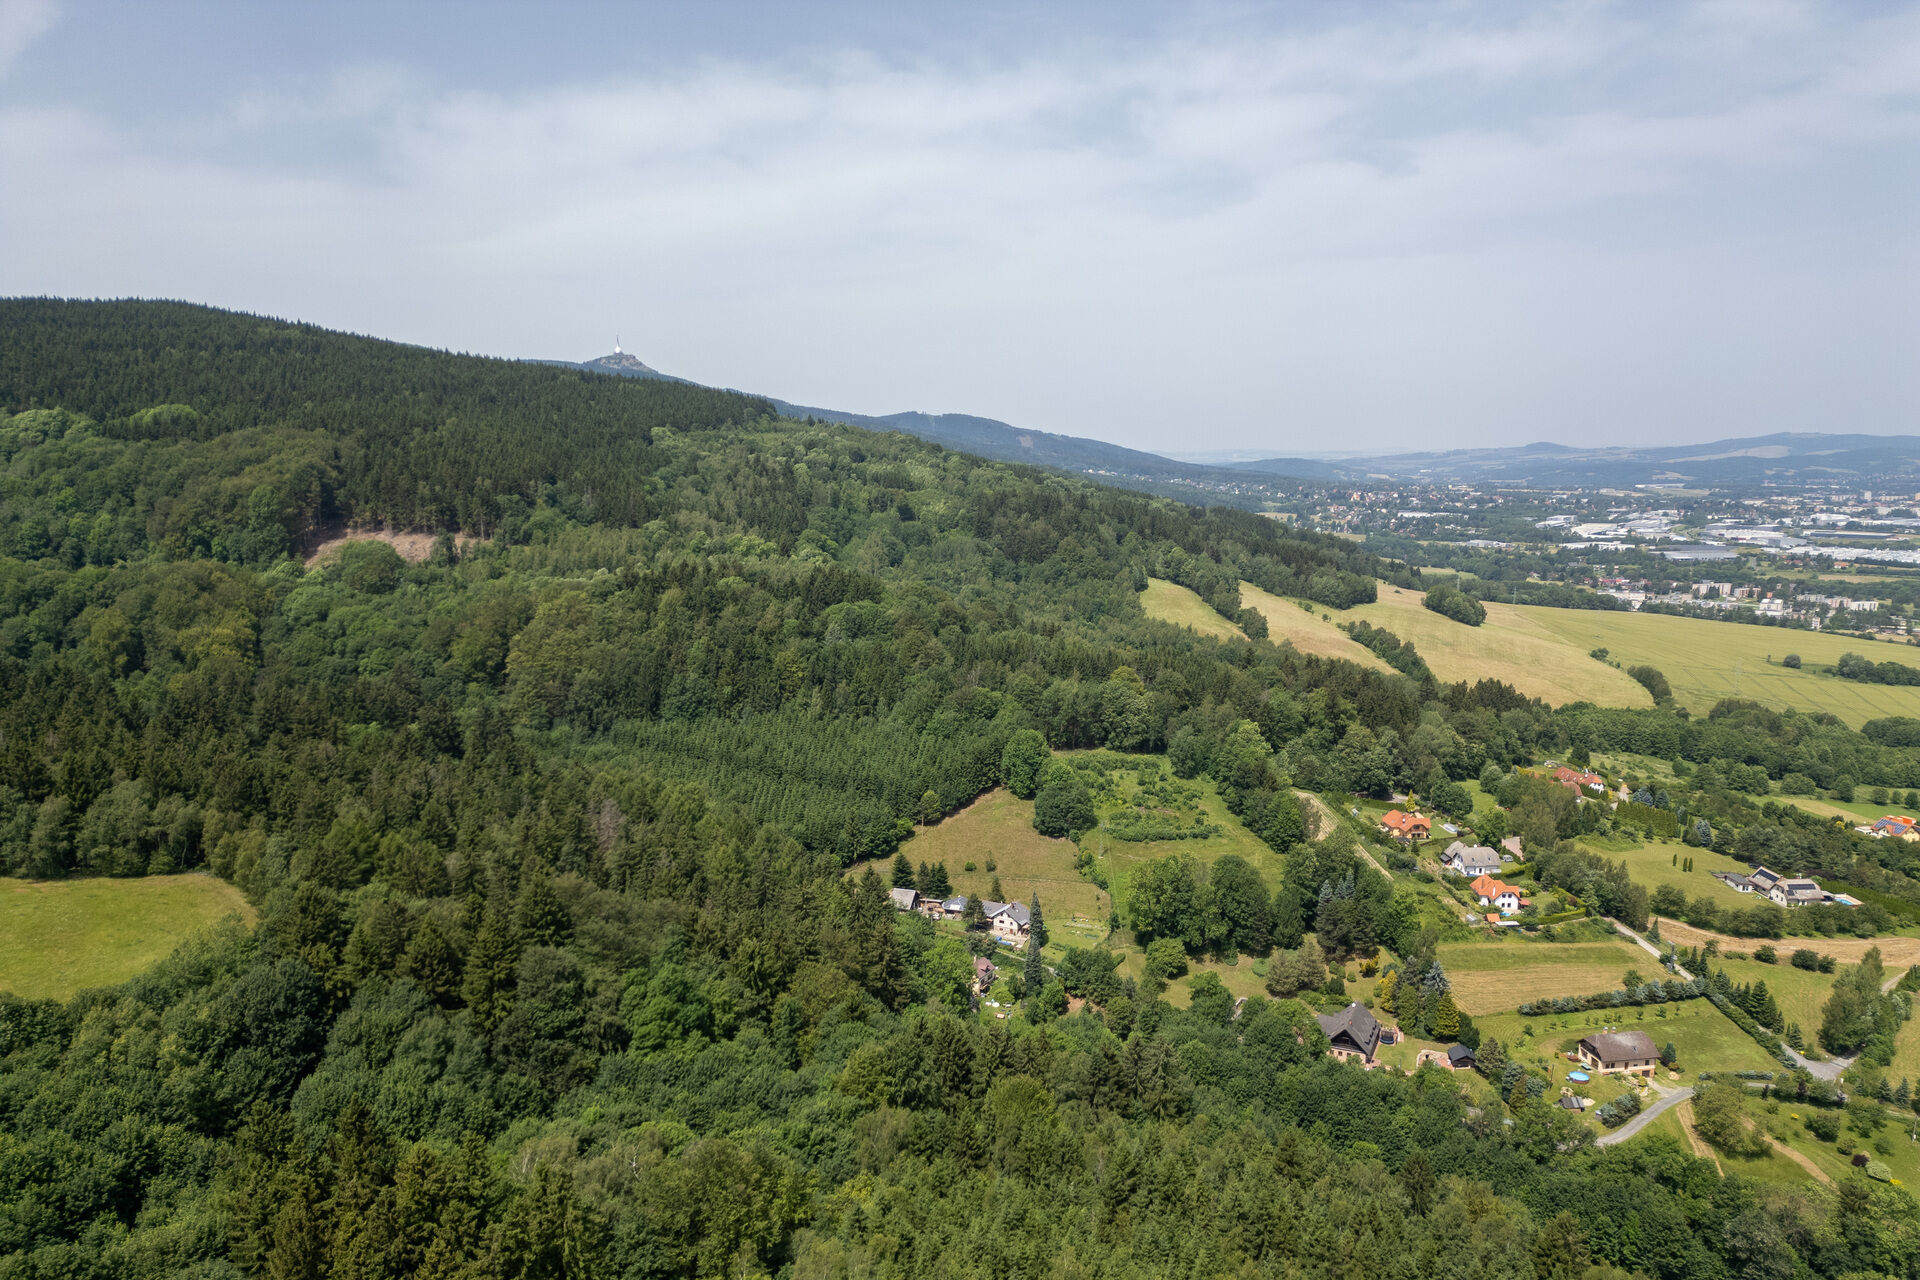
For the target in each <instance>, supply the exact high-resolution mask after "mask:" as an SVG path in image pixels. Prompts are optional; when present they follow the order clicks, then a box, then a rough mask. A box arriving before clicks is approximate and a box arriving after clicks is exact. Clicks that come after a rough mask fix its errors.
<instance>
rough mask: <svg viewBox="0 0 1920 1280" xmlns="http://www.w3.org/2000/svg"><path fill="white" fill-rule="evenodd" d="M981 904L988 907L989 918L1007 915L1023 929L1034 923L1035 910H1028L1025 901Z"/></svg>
mask: <svg viewBox="0 0 1920 1280" xmlns="http://www.w3.org/2000/svg"><path fill="white" fill-rule="evenodd" d="M980 905H981V906H982V907H985V908H986V912H987V919H989V920H992V919H993V918H994V917H996V916H1005V917H1006V918H1007V919H1009V920H1011V921H1013V922H1014V923H1015V924H1017V925H1019V926H1020V927H1021V928H1023V929H1024V928H1026V927H1027V926H1028V925H1030V924H1032V923H1033V912H1031V911H1029V910H1027V904H1026V903H1024V902H983V903H981V904H980Z"/></svg>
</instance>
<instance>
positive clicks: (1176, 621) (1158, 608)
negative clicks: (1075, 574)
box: [1140, 578, 1359, 648]
mask: <svg viewBox="0 0 1920 1280" xmlns="http://www.w3.org/2000/svg"><path fill="white" fill-rule="evenodd" d="M1140 607H1141V608H1142V609H1145V610H1146V611H1147V616H1148V617H1149V618H1152V619H1154V620H1155V621H1156V622H1171V623H1172V624H1173V625H1174V626H1176V627H1185V628H1187V629H1188V630H1189V631H1197V632H1199V633H1200V634H1201V635H1203V636H1212V637H1213V638H1214V639H1216V640H1245V639H1246V638H1247V637H1246V633H1245V632H1243V631H1241V630H1240V628H1239V627H1237V626H1235V625H1234V624H1233V623H1231V622H1228V621H1227V620H1226V619H1225V618H1223V617H1221V616H1220V615H1219V614H1217V613H1215V612H1214V611H1213V606H1211V605H1209V604H1208V603H1207V602H1206V601H1205V600H1202V599H1201V598H1200V596H1199V595H1198V594H1197V593H1196V592H1194V591H1191V590H1189V589H1188V588H1186V587H1183V586H1181V585H1180V584H1179V583H1177V582H1168V581H1167V580H1166V579H1165V578H1148V579H1147V589H1146V590H1145V591H1143V592H1141V593H1140ZM1354 647H1355V648H1358V647H1359V646H1358V645H1356V646H1354Z"/></svg>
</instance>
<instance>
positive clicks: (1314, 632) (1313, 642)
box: [1240, 582, 1393, 671]
mask: <svg viewBox="0 0 1920 1280" xmlns="http://www.w3.org/2000/svg"><path fill="white" fill-rule="evenodd" d="M1240 603H1241V604H1243V605H1245V606H1246V607H1247V608H1249V609H1257V610H1258V611H1259V613H1260V616H1261V617H1263V618H1265V619H1266V620H1267V639H1269V640H1271V641H1273V642H1274V643H1275V644H1279V643H1280V642H1281V641H1282V640H1286V641H1289V642H1291V643H1292V645H1293V647H1294V648H1296V649H1298V650H1299V651H1300V652H1302V653H1312V654H1317V655H1319V656H1320V657H1323V658H1345V659H1346V660H1347V661H1349V662H1357V663H1359V664H1360V665H1361V666H1363V667H1372V668H1374V669H1375V670H1376V671H1391V670H1393V668H1392V667H1389V666H1388V665H1387V664H1386V663H1385V662H1383V661H1382V660H1381V658H1380V656H1379V655H1378V654H1376V653H1375V652H1374V651H1373V650H1371V649H1369V648H1367V647H1366V646H1365V645H1363V644H1361V643H1360V642H1359V641H1357V640H1355V639H1354V638H1353V637H1352V636H1350V635H1348V634H1347V633H1346V632H1344V631H1342V630H1341V629H1340V628H1339V627H1337V626H1335V625H1334V624H1333V623H1331V622H1329V621H1327V620H1326V619H1325V618H1322V617H1321V616H1320V615H1321V613H1322V612H1323V611H1326V612H1330V610H1324V606H1321V605H1317V604H1312V602H1311V601H1309V602H1308V603H1309V604H1311V605H1312V607H1311V609H1303V608H1301V607H1300V606H1299V605H1298V604H1296V603H1295V602H1294V601H1292V600H1289V599H1287V598H1286V597H1284V596H1276V595H1274V594H1273V593H1272V592H1268V591H1262V590H1261V589H1260V588H1259V587H1256V586H1254V585H1253V584H1252V583H1251V582H1243V583H1241V584H1240Z"/></svg>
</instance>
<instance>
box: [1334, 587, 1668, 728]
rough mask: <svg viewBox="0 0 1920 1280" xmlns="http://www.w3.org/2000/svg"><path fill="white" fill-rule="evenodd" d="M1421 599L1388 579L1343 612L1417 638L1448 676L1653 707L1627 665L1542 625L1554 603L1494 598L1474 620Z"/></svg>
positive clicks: (1550, 696)
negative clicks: (1374, 597)
mask: <svg viewBox="0 0 1920 1280" xmlns="http://www.w3.org/2000/svg"><path fill="white" fill-rule="evenodd" d="M1421 600H1422V593H1421V592H1418V591H1406V590H1403V589H1401V588H1399V587H1395V586H1389V585H1388V584H1386V583H1384V582H1383V583H1381V584H1380V598H1379V600H1378V601H1376V602H1375V603H1373V604H1367V605H1361V606H1359V607H1358V608H1355V609H1348V610H1345V611H1344V612H1341V613H1339V614H1336V615H1335V617H1336V618H1337V619H1338V620H1340V621H1350V620H1353V619H1363V620H1365V621H1367V622H1371V623H1372V624H1373V625H1374V626H1376V627H1385V628H1386V629H1387V630H1389V631H1391V632H1393V633H1394V634H1395V635H1397V636H1399V637H1400V638H1401V639H1402V640H1411V641H1412V642H1413V647H1414V648H1415V649H1417V650H1419V652H1420V656H1421V657H1422V658H1424V659H1425V660H1426V663H1427V665H1428V666H1429V667H1431V668H1432V669H1433V673H1434V675H1436V676H1438V677H1439V678H1440V679H1442V680H1468V681H1474V680H1482V679H1493V680H1503V681H1505V682H1506V683H1508V684H1510V685H1512V686H1513V687H1514V688H1516V689H1518V690H1520V691H1521V692H1522V693H1526V694H1530V695H1532V696H1534V697H1537V698H1543V699H1545V700H1546V701H1547V702H1550V703H1552V704H1554V705H1555V706H1560V705H1562V704H1564V703H1568V702H1595V703H1599V704H1600V705H1602V706H1611V707H1645V706H1651V705H1652V703H1653V699H1652V698H1650V697H1648V696H1647V691H1646V690H1645V689H1643V688H1641V687H1640V685H1639V683H1638V682H1636V681H1635V680H1633V679H1632V678H1631V677H1629V676H1628V675H1626V674H1625V673H1624V672H1621V671H1617V670H1615V669H1614V668H1612V667H1609V666H1607V665H1606V664H1605V663H1603V662H1596V661H1594V660H1593V659H1592V658H1590V657H1588V656H1587V650H1589V649H1591V648H1593V646H1592V645H1590V644H1589V645H1579V644H1576V643H1574V642H1571V641H1569V640H1568V639H1566V638H1565V637H1564V636H1562V635H1560V634H1558V633H1557V632H1556V631H1554V630H1553V629H1551V628H1549V627H1547V626H1544V625H1542V623H1541V622H1540V620H1539V619H1538V618H1537V617H1536V615H1538V614H1540V613H1544V612H1551V611H1549V610H1541V609H1534V608H1529V607H1525V606H1518V607H1516V606H1514V605H1505V604H1489V605H1487V620H1486V622H1485V623H1483V624H1482V625H1480V626H1477V627H1470V626H1467V625H1466V624H1465V623H1460V622H1455V621H1454V620H1453V619H1451V618H1446V617H1442V616H1441V615H1440V614H1437V613H1435V612H1433V611H1432V610H1431V609H1428V608H1427V607H1426V606H1425V605H1424V604H1422V603H1421ZM1602 616H1607V617H1611V616H1612V615H1611V614H1608V615H1602Z"/></svg>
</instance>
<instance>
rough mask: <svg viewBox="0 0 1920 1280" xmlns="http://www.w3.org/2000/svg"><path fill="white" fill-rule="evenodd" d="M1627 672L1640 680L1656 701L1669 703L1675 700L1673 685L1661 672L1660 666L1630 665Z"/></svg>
mask: <svg viewBox="0 0 1920 1280" xmlns="http://www.w3.org/2000/svg"><path fill="white" fill-rule="evenodd" d="M1627 674H1628V675H1630V676H1632V677H1633V678H1634V679H1635V680H1638V681H1639V682H1640V684H1641V686H1642V687H1644V688H1645V689H1646V691H1647V692H1648V693H1650V694H1652V695H1653V700H1654V701H1655V702H1659V703H1667V702H1671V701H1673V687H1672V686H1671V685H1669V684H1668V683H1667V678H1666V677H1665V676H1663V675H1661V674H1660V671H1659V669H1658V668H1656V667H1646V666H1640V667H1628V668H1627Z"/></svg>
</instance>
